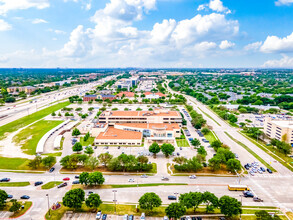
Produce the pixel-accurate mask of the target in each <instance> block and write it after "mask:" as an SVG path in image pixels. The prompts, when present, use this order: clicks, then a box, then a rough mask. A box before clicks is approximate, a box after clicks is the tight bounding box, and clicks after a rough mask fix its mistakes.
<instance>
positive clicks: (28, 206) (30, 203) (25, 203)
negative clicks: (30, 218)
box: [3, 201, 33, 219]
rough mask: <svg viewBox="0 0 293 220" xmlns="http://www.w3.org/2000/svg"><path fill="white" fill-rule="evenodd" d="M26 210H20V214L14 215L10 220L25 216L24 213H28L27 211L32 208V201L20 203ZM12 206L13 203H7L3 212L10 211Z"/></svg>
mask: <svg viewBox="0 0 293 220" xmlns="http://www.w3.org/2000/svg"><path fill="white" fill-rule="evenodd" d="M20 203H21V204H22V205H23V206H24V208H23V209H20V210H19V211H18V212H15V213H13V214H12V215H11V216H10V218H9V219H11V218H18V217H20V216H21V215H23V214H24V213H26V211H27V210H28V209H29V208H30V207H31V206H32V204H33V203H32V202H30V201H26V202H20ZM11 206H12V202H7V203H6V206H5V207H4V209H3V211H8V210H9V209H10V207H11Z"/></svg>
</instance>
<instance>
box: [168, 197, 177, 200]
mask: <svg viewBox="0 0 293 220" xmlns="http://www.w3.org/2000/svg"><path fill="white" fill-rule="evenodd" d="M168 200H176V196H168Z"/></svg>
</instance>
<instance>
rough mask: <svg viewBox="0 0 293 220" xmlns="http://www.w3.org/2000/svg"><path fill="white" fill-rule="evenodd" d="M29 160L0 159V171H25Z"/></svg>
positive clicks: (16, 158) (15, 158)
mask: <svg viewBox="0 0 293 220" xmlns="http://www.w3.org/2000/svg"><path fill="white" fill-rule="evenodd" d="M29 162H30V160H29V159H26V158H18V157H0V169H4V170H6V169H7V170H27V169H30V168H29V167H28V164H29Z"/></svg>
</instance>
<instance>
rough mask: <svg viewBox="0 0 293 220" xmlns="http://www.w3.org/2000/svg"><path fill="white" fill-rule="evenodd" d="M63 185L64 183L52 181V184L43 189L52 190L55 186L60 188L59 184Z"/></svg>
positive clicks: (43, 186) (45, 185)
mask: <svg viewBox="0 0 293 220" xmlns="http://www.w3.org/2000/svg"><path fill="white" fill-rule="evenodd" d="M61 183H63V182H62V181H52V182H48V183H46V184H44V185H42V189H52V188H54V187H55V186H58V185H59V184H61Z"/></svg>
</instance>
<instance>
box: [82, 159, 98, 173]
mask: <svg viewBox="0 0 293 220" xmlns="http://www.w3.org/2000/svg"><path fill="white" fill-rule="evenodd" d="M99 163H100V162H99V160H98V159H97V158H96V157H90V158H88V159H87V160H86V162H85V165H86V166H87V167H89V168H90V169H91V170H94V169H95V168H97V167H98V166H99Z"/></svg>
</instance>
